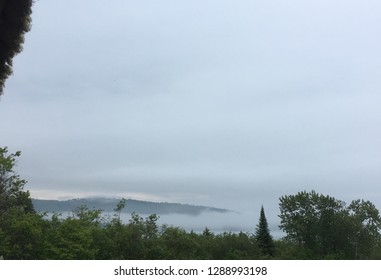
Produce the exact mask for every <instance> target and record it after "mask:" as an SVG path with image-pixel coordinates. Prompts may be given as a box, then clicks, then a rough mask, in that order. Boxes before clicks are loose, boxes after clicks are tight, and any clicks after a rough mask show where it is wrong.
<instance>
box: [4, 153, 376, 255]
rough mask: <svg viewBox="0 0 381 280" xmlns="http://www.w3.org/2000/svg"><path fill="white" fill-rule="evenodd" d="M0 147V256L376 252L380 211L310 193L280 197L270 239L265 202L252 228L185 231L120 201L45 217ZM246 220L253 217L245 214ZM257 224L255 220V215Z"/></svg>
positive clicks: (364, 204)
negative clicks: (109, 210)
mask: <svg viewBox="0 0 381 280" xmlns="http://www.w3.org/2000/svg"><path fill="white" fill-rule="evenodd" d="M19 155H20V153H19V152H17V153H15V154H8V150H7V149H6V148H0V258H4V259H74V260H77V259H78V260H79V259H88V260H91V259H102V260H106V259H189V260H190V259H208V260H212V259H219V260H222V259H381V235H380V230H381V218H380V215H379V211H378V210H377V208H376V207H375V206H374V205H373V204H372V203H371V202H369V201H363V200H354V201H352V202H351V203H350V204H349V205H348V206H347V205H346V204H345V203H344V202H342V201H339V200H336V199H335V198H333V197H330V196H325V195H321V194H318V193H316V192H314V191H312V192H305V191H304V192H299V193H297V194H296V195H289V196H283V197H281V198H280V202H279V207H280V215H279V217H280V218H281V224H280V228H281V229H282V230H283V231H284V232H285V234H286V236H285V237H284V238H282V239H280V240H273V238H272V236H271V234H270V232H269V228H268V224H267V220H266V216H265V212H264V209H263V207H262V208H261V211H260V218H259V221H258V223H257V225H256V230H255V232H253V233H244V232H240V233H231V232H225V233H222V234H215V233H213V232H211V231H210V230H209V229H207V228H206V229H205V230H204V231H203V232H202V233H196V232H192V231H191V232H187V231H185V230H184V229H182V228H179V227H174V226H165V225H164V226H159V225H158V218H159V217H158V216H157V215H155V214H152V215H150V216H148V217H147V218H143V217H141V216H139V215H138V214H132V216H131V219H130V220H129V221H128V222H127V223H124V222H122V221H121V219H120V214H121V212H122V210H123V209H124V207H125V206H126V202H127V201H126V200H121V201H120V202H119V203H118V204H117V205H116V207H115V209H114V210H115V214H114V216H113V217H111V218H104V217H103V216H102V211H101V210H98V209H89V208H87V207H86V206H81V207H79V208H77V209H76V210H75V211H74V212H73V213H72V215H71V216H69V217H66V218H63V217H61V216H60V215H59V214H54V215H53V216H52V217H51V218H47V216H46V215H44V214H42V213H38V212H36V211H35V209H34V208H33V204H32V201H31V199H30V196H29V192H28V191H24V189H23V187H24V185H25V184H26V181H25V180H22V179H21V178H20V177H19V175H18V174H16V173H15V172H14V171H13V167H14V164H15V160H16V158H17V157H18V156H19ZM248 223H252V221H248ZM254 223H255V222H254Z"/></svg>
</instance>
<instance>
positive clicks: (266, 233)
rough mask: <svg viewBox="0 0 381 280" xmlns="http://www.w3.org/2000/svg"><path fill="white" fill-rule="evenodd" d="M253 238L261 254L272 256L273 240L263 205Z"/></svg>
mask: <svg viewBox="0 0 381 280" xmlns="http://www.w3.org/2000/svg"><path fill="white" fill-rule="evenodd" d="M255 239H256V241H257V244H258V247H259V248H260V250H261V251H262V254H263V255H269V256H272V255H273V254H274V250H275V247H274V240H273V238H272V236H271V235H270V230H269V226H268V223H267V219H266V215H265V210H264V209H263V206H262V207H261V212H260V216H259V224H258V225H257V229H256V231H255Z"/></svg>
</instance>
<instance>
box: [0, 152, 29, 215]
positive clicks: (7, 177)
mask: <svg viewBox="0 0 381 280" xmlns="http://www.w3.org/2000/svg"><path fill="white" fill-rule="evenodd" d="M20 155H21V152H19V151H18V152H16V153H14V154H9V153H8V149H7V148H6V147H4V148H0V216H1V215H2V214H4V213H5V212H6V211H8V210H9V209H10V208H12V207H19V208H22V209H23V210H24V211H26V212H34V209H33V204H32V201H31V199H30V196H29V192H28V191H24V185H25V184H26V181H25V180H22V179H20V176H19V175H18V174H16V173H15V171H14V170H13V169H14V167H15V164H16V158H17V157H19V156H20Z"/></svg>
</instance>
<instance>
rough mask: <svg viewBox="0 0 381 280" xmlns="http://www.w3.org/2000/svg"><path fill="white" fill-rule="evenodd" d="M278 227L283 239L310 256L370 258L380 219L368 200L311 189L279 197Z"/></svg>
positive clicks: (378, 236)
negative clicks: (348, 201)
mask: <svg viewBox="0 0 381 280" xmlns="http://www.w3.org/2000/svg"><path fill="white" fill-rule="evenodd" d="M279 206H280V215H279V217H280V218H281V224H280V228H281V229H283V230H284V231H285V232H286V233H287V236H286V240H287V241H289V242H292V243H294V244H297V245H298V246H299V248H301V249H302V250H303V252H304V253H305V257H306V258H309V259H312V258H316V259H343V258H345V259H357V258H362V259H364V258H372V256H373V255H374V253H373V255H372V253H371V251H372V248H373V247H374V246H375V245H377V244H379V242H380V230H381V219H380V215H379V212H378V210H377V209H376V208H375V206H374V205H373V204H372V203H371V202H369V201H363V200H362V201H360V200H355V201H353V202H352V203H351V204H350V205H349V206H348V207H346V205H345V203H343V202H342V201H339V200H336V199H335V198H333V197H330V196H324V195H321V194H318V193H316V192H314V191H312V192H309V193H308V192H305V191H304V192H299V193H297V194H296V195H290V196H283V197H281V198H280V203H279Z"/></svg>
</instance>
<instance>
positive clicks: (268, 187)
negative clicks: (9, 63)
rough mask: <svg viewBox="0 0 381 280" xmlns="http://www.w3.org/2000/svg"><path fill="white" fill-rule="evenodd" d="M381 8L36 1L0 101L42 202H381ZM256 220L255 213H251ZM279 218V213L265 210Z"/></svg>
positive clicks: (245, 205) (9, 140)
mask: <svg viewBox="0 0 381 280" xmlns="http://www.w3.org/2000/svg"><path fill="white" fill-rule="evenodd" d="M380 13H381V2H380V1H379V0H366V1H364V0H361V1H360V0H335V1H332V0H321V1H306V0H288V1H283V0H266V1H264V0H263V1H258V0H240V1H227V0H202V1H201V0H192V1H178V0H161V1H156V0H149V1H130V0H112V1H110V0H107V1H106V0H91V1H90V0H65V1H49V0H40V1H37V2H36V3H35V4H34V8H33V15H32V18H33V26H32V30H31V31H30V32H29V33H28V34H27V36H26V40H25V44H24V51H23V52H22V53H21V54H19V55H18V56H17V57H16V58H15V61H14V75H13V76H12V77H11V78H10V79H9V80H8V81H7V83H6V88H5V94H4V95H3V96H2V97H1V100H0V119H1V125H0V140H1V143H0V145H1V146H8V147H9V149H10V151H16V150H21V151H22V156H21V158H20V159H19V161H18V168H17V170H18V172H19V173H20V175H21V176H22V177H23V178H25V179H27V180H28V184H27V185H26V189H28V190H30V192H31V195H32V196H33V197H38V198H60V199H63V198H73V197H83V196H94V195H95V196H97V195H104V196H124V197H129V198H138V199H145V200H155V201H169V202H182V203H192V204H201V205H208V206H215V207H224V208H229V209H233V210H238V211H255V212H258V214H259V210H260V205H261V204H264V206H265V210H266V209H267V212H266V213H270V214H268V215H273V216H276V215H277V214H278V199H279V197H280V196H282V195H287V194H295V193H296V192H298V191H302V190H307V191H309V190H312V189H314V190H316V191H317V192H319V193H323V194H328V195H332V196H334V197H335V198H337V199H341V200H344V201H346V202H350V201H351V200H352V199H357V198H364V199H369V200H371V201H372V202H373V203H375V204H376V206H377V207H378V208H379V209H381V192H380V183H381V129H380V128H381V110H380V107H381V94H380V93H381V79H380V77H381V55H380V50H381V23H380ZM256 214H257V213H256ZM270 220H271V217H270Z"/></svg>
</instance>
